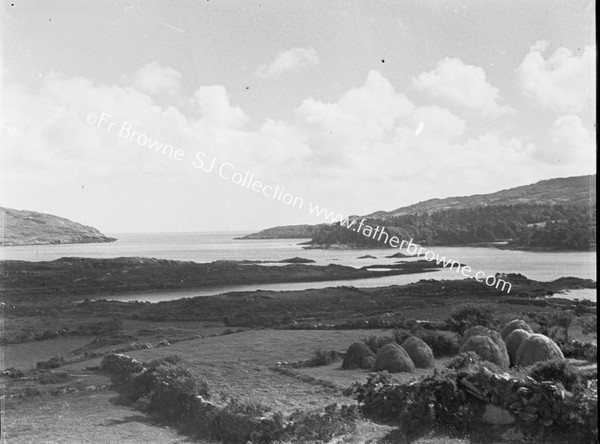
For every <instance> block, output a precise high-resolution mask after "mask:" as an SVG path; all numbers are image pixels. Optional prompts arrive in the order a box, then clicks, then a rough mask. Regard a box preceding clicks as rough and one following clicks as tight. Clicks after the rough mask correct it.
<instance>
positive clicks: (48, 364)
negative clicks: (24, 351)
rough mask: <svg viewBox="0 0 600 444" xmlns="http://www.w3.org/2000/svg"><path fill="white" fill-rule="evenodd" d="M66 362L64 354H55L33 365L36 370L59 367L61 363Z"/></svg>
mask: <svg viewBox="0 0 600 444" xmlns="http://www.w3.org/2000/svg"><path fill="white" fill-rule="evenodd" d="M66 362H67V361H66V359H65V358H64V356H61V355H56V356H53V357H52V358H50V359H48V360H47V361H39V362H38V363H36V365H35V367H36V368H37V369H38V370H50V369H51V368H57V367H60V366H61V365H64V364H65V363H66Z"/></svg>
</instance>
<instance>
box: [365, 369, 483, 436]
mask: <svg viewBox="0 0 600 444" xmlns="http://www.w3.org/2000/svg"><path fill="white" fill-rule="evenodd" d="M457 380H458V374H457V372H455V371H452V370H444V371H438V370H437V369H436V370H434V372H433V374H432V375H430V376H427V377H425V378H423V379H421V380H420V381H418V382H415V383H413V384H395V383H393V382H392V381H391V378H390V376H389V375H387V374H385V373H384V374H381V373H380V374H372V375H370V376H369V378H368V379H367V382H366V383H364V384H360V383H357V384H355V386H354V390H355V393H356V399H357V401H358V402H359V405H360V406H361V409H362V411H363V413H364V414H365V415H366V416H368V417H370V418H374V419H378V420H386V421H393V422H394V423H396V424H398V425H399V426H400V429H401V430H402V431H403V432H404V433H406V434H409V435H414V434H416V433H418V432H421V431H423V430H425V429H426V430H428V431H429V430H431V429H436V428H438V427H439V428H444V429H445V430H448V429H451V430H455V431H456V430H459V431H461V433H464V432H465V431H466V430H468V428H469V426H470V425H471V424H473V423H475V418H476V416H475V415H477V414H478V409H479V403H478V402H477V401H473V398H467V397H466V396H465V393H464V391H462V390H460V389H459V387H458V384H457Z"/></svg>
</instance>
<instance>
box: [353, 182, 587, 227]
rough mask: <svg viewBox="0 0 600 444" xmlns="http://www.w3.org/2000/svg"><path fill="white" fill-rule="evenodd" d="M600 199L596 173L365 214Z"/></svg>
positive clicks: (581, 203) (386, 215)
mask: <svg viewBox="0 0 600 444" xmlns="http://www.w3.org/2000/svg"><path fill="white" fill-rule="evenodd" d="M595 203H596V175H593V176H575V177H564V178H558V179H548V180H542V181H540V182H536V183H534V184H532V185H523V186H521V187H517V188H510V189H508V190H502V191H497V192H495V193H491V194H475V195H473V196H462V197H448V198H445V199H430V200H426V201H424V202H419V203H416V204H414V205H409V206H407V207H401V208H398V209H396V210H393V211H377V212H375V213H371V214H368V215H366V216H364V217H365V218H376V219H387V218H389V217H395V216H402V215H405V214H420V213H432V212H435V211H441V210H449V209H459V208H476V207H482V206H487V205H517V204H533V205H577V206H587V207H591V206H593V205H595Z"/></svg>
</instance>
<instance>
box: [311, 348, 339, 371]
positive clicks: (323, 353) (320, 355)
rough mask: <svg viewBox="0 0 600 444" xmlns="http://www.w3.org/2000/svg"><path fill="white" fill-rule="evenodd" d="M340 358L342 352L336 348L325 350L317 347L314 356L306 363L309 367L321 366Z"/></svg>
mask: <svg viewBox="0 0 600 444" xmlns="http://www.w3.org/2000/svg"><path fill="white" fill-rule="evenodd" d="M339 360H340V354H339V353H338V352H337V351H335V350H324V349H322V348H317V349H316V350H315V351H314V352H313V356H312V358H310V359H309V360H308V361H307V362H306V363H305V365H306V366H307V367H320V366H323V365H329V364H332V363H334V362H337V361H339Z"/></svg>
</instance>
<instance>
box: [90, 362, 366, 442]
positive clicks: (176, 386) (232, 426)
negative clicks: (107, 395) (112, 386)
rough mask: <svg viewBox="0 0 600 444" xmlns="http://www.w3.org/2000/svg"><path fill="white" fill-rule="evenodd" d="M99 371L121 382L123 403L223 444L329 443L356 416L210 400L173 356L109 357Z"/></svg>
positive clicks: (341, 410) (342, 410)
mask: <svg viewBox="0 0 600 444" xmlns="http://www.w3.org/2000/svg"><path fill="white" fill-rule="evenodd" d="M100 370H102V371H104V372H107V373H109V374H110V375H111V376H112V377H113V378H114V380H115V381H118V382H119V383H120V390H121V391H122V392H123V396H124V399H125V400H126V401H127V402H129V403H130V404H132V405H133V406H134V407H136V408H138V409H141V410H143V411H146V412H149V413H151V414H153V415H154V416H156V417H158V418H160V419H162V420H166V421H168V422H170V423H172V424H174V425H178V426H179V427H180V429H181V430H183V431H185V432H186V433H188V434H192V435H196V436H199V437H200V436H201V437H203V438H214V439H217V440H221V441H223V442H226V443H246V442H253V443H270V442H274V441H292V442H308V441H317V442H322V441H329V440H331V439H332V438H333V437H335V436H338V435H342V434H347V433H352V432H353V431H354V430H355V428H356V423H357V421H358V419H359V418H360V416H359V412H358V408H357V407H356V406H355V405H339V404H332V405H329V406H327V407H325V408H324V409H319V410H316V411H308V412H306V411H296V412H293V413H292V414H290V415H288V416H284V415H283V414H281V413H277V412H272V411H271V410H270V409H269V408H268V407H265V406H262V405H260V404H257V403H241V402H238V401H236V400H235V399H232V398H229V399H221V400H211V395H210V393H209V390H208V385H207V383H206V382H205V381H203V380H199V379H198V378H196V377H194V376H193V375H192V374H191V373H190V371H189V370H188V369H187V368H186V367H185V365H183V363H182V361H181V359H180V358H178V357H175V356H173V357H168V358H165V359H160V360H154V361H150V362H149V363H141V362H139V361H136V360H135V359H132V358H130V357H129V356H126V355H109V356H107V357H105V358H104V359H103V361H102V363H101V364H100Z"/></svg>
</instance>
